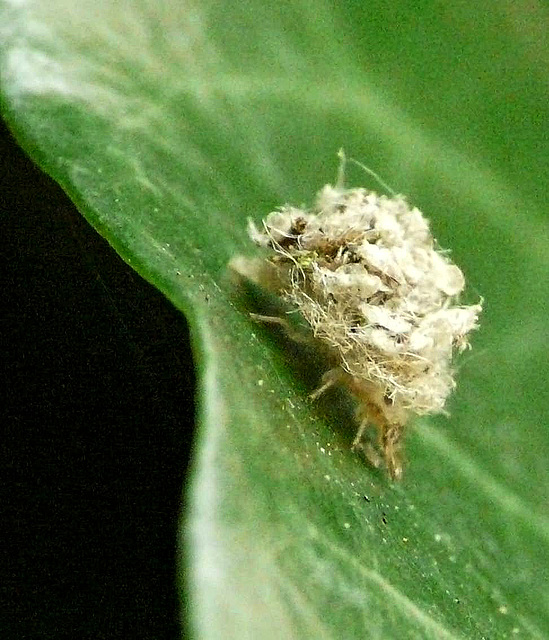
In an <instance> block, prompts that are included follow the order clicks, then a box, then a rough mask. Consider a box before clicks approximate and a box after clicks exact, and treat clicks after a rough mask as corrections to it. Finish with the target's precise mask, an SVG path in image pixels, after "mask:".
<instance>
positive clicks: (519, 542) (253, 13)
mask: <svg viewBox="0 0 549 640" xmlns="http://www.w3.org/2000/svg"><path fill="white" fill-rule="evenodd" d="M1 7H2V13H1V14H0V25H1V26H0V30H1V31H0V33H1V34H2V44H1V49H0V51H1V53H0V55H1V58H0V69H1V74H2V75H1V81H2V85H1V91H2V94H1V99H2V104H3V111H4V114H5V116H6V118H7V119H8V121H9V122H10V124H11V126H12V128H13V129H14V131H15V132H16V134H17V136H18V139H19V141H20V143H21V144H22V145H23V147H24V148H25V149H26V150H27V151H28V152H29V153H30V154H31V155H32V157H33V158H34V159H35V160H36V161H37V162H38V163H39V164H40V166H41V167H42V168H43V169H44V170H45V171H46V172H48V173H49V174H50V175H52V176H53V177H54V178H55V179H56V180H57V181H58V182H59V183H60V184H61V185H62V186H63V187H64V189H65V190H66V191H67V193H68V194H69V195H70V196H71V198H72V199H73V200H74V202H75V203H76V204H77V205H78V207H79V208H80V209H81V211H82V213H83V214H84V215H85V216H86V218H87V219H88V220H89V221H90V222H91V224H92V225H94V227H95V228H96V229H97V230H98V231H99V232H100V233H101V234H102V235H103V236H105V237H106V238H107V239H108V240H109V242H110V243H111V244H112V245H113V246H114V247H115V249H116V250H117V251H118V253H119V254H120V255H121V256H122V257H123V258H124V259H125V260H126V261H127V262H128V263H129V264H131V265H132V266H133V267H134V268H135V269H136V270H137V271H138V272H139V273H140V274H141V275H142V276H143V277H144V278H146V279H147V280H149V281H150V282H152V283H153V284H154V285H156V286H157V287H158V288H159V289H160V290H161V291H162V292H164V294H165V295H166V296H167V297H168V298H169V299H170V300H172V301H173V303H174V304H175V305H176V306H177V307H178V308H180V309H181V310H182V311H183V312H184V313H185V314H186V315H187V317H188V319H189V323H190V326H191V331H192V337H193V342H194V349H195V354H196V363H197V367H198V374H199V380H200V386H199V396H200V398H199V399H200V412H199V429H198V433H197V436H196V451H195V462H194V472H193V477H192V481H191V483H190V487H189V489H188V492H187V510H186V513H185V516H184V522H183V524H182V538H181V544H182V548H183V555H184V557H185V558H186V559H187V560H186V561H185V562H184V563H182V566H181V575H182V581H183V587H182V588H185V589H187V590H188V591H189V594H190V602H191V606H190V613H191V622H190V633H191V634H192V635H193V636H194V637H196V638H243V637H249V638H309V637H310V638H341V637H345V638H365V637H379V638H399V639H400V638H460V637H466V638H506V637H514V636H515V635H516V636H517V637H521V638H524V637H528V638H544V637H548V636H549V599H548V596H547V579H548V577H549V576H548V573H547V567H548V566H549V552H548V551H549V514H548V512H547V504H548V498H549V492H548V487H549V467H548V465H547V463H546V461H547V459H548V458H549V432H548V430H547V428H546V422H545V420H544V415H545V413H546V407H547V404H548V400H549V399H548V397H547V385H546V379H547V377H548V374H549V369H548V362H549V359H548V358H547V355H548V354H547V347H546V343H547V328H548V326H547V299H548V294H549V291H548V277H547V275H548V273H549V270H548V266H549V234H548V228H547V212H546V194H547V187H548V186H549V163H548V162H547V161H548V159H549V158H548V155H549V154H548V147H547V121H548V120H547V118H548V116H549V89H548V85H547V75H546V69H547V63H548V62H549V37H548V35H547V34H548V33H549V31H548V30H547V29H544V28H543V25H546V24H547V18H548V14H547V10H546V8H545V7H544V6H542V5H535V4H534V5H532V4H531V3H525V2H521V1H520V0H519V2H515V3H512V6H511V4H509V3H490V2H488V3H484V4H479V5H465V4H464V5H460V4H459V3H458V4H457V5H455V4H452V3H446V4H442V5H435V4H434V3H433V4H432V5H431V4H429V3H422V5H421V6H416V5H413V4H411V3H408V2H404V0H396V2H393V3H376V2H371V3H362V2H356V3H353V2H343V3H335V2H334V3H329V2H324V1H323V0H315V1H314V2H313V1H312V0H302V1H297V2H293V3H271V4H265V3H262V2H255V1H254V0H251V1H250V2H247V3H226V2H224V3H221V2H218V3H216V2H203V3H194V4H193V3H186V4H185V3H176V4H174V3H169V2H158V3H152V4H151V3H144V2H138V0H133V1H128V2H120V3H112V2H106V1H105V0H94V1H93V2H91V1H90V0H84V1H82V2H77V3H74V2H68V1H67V0H47V1H46V0H17V1H16V0H4V1H3V3H2V4H1ZM340 147H344V148H345V150H346V151H347V153H348V154H349V155H351V156H353V157H355V158H357V159H359V160H361V161H363V162H365V163H366V164H367V165H369V166H371V167H372V168H374V169H375V170H376V171H377V172H378V173H379V174H381V175H382V176H383V178H384V179H385V180H386V181H387V182H388V183H389V184H391V185H392V187H393V188H394V189H395V190H397V191H399V192H403V193H406V194H408V195H409V197H410V199H411V201H412V202H414V204H416V205H417V206H419V207H420V208H421V209H422V210H423V211H424V212H425V213H426V214H427V215H428V216H429V217H430V218H431V219H432V227H433V229H434V232H435V235H436V236H437V238H438V239H439V240H440V243H441V245H442V246H445V247H446V246H447V247H451V248H452V250H453V257H454V259H455V261H456V262H457V263H458V264H459V265H460V266H462V267H463V268H464V271H465V273H466V275H467V276H468V280H469V282H470V284H471V285H472V288H473V291H474V292H478V293H479V294H480V295H482V296H484V298H485V300H486V311H485V313H484V315H483V318H482V322H483V326H482V330H481V331H480V332H479V334H478V335H477V336H475V338H474V350H473V351H472V352H471V354H470V355H468V356H466V357H465V358H463V360H462V361H461V364H460V367H461V371H460V373H459V380H458V382H459V384H458V390H457V392H456V394H455V397H454V398H453V400H452V402H451V407H450V410H451V416H450V417H449V418H444V417H442V418H433V419H423V420H420V421H418V422H417V423H416V424H415V425H414V428H413V429H411V430H410V433H409V437H408V443H407V445H408V446H407V453H408V458H409V463H408V465H407V470H406V475H405V478H404V481H403V482H402V483H401V484H399V485H392V484H390V483H389V482H388V480H387V478H386V477H385V476H384V475H383V474H381V473H379V472H377V471H374V470H372V469H371V468H370V467H369V466H368V464H367V463H366V462H365V461H364V460H363V459H361V458H360V457H359V456H357V455H355V454H353V453H352V452H351V451H350V448H349V443H350V441H351V439H352V435H353V429H354V425H353V419H352V407H350V406H349V402H348V399H346V398H345V397H344V396H343V394H337V393H333V394H332V395H330V396H327V397H326V398H325V399H324V400H323V401H321V402H320V403H318V404H317V405H314V404H311V403H310V402H309V401H308V400H307V393H308V392H309V391H310V390H311V389H313V388H314V386H315V384H316V383H317V381H318V377H319V375H320V374H321V373H322V371H321V369H322V363H321V362H318V360H316V361H315V360H312V363H313V364H309V365H307V362H306V361H304V360H303V353H302V352H300V351H295V350H294V349H293V347H292V346H291V345H289V344H288V343H287V342H286V341H284V339H282V338H280V337H279V338H277V337H276V336H274V335H273V334H272V332H269V331H268V330H266V329H265V328H262V327H260V326H258V325H255V324H253V323H252V322H251V321H250V319H249V317H248V305H247V304H246V296H245V295H243V292H242V291H240V292H239V290H238V288H235V286H234V285H233V284H232V283H231V279H230V277H229V276H228V274H227V270H226V265H227V263H228V261H229V260H230V259H231V257H232V256H234V255H235V254H249V255H252V254H253V250H252V248H251V247H250V243H249V241H248V239H247V236H246V232H245V223H246V217H247V216H253V217H254V218H255V219H259V218H260V217H262V216H263V215H264V214H266V213H267V212H269V211H270V210H272V209H273V208H275V207H276V206H278V205H280V204H283V203H285V202H291V203H294V204H301V203H303V202H311V200H312V199H313V197H314V194H315V193H316V191H317V190H318V189H319V188H321V187H322V186H323V185H324V184H325V183H326V182H329V181H333V180H334V179H335V173H336V168H337V158H336V152H337V150H338V149H339V148H340ZM348 180H349V182H350V183H352V184H356V185H357V184H360V183H363V184H364V185H365V186H370V187H372V188H376V185H374V184H372V183H371V180H370V179H369V178H368V176H366V175H363V174H361V173H360V171H358V169H353V170H352V172H351V173H350V175H349V176H348ZM290 352H291V353H290ZM136 579H138V577H136Z"/></svg>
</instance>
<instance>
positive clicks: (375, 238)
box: [233, 185, 481, 478]
mask: <svg viewBox="0 0 549 640" xmlns="http://www.w3.org/2000/svg"><path fill="white" fill-rule="evenodd" d="M248 231H249V235H250V237H251V239H252V240H253V241H254V242H255V243H256V244H257V245H259V246H261V247H263V248H265V249H266V250H268V251H270V254H269V255H268V256H267V257H266V258H265V259H263V260H261V259H259V260H247V259H242V258H240V259H237V260H236V261H235V262H234V264H233V266H235V268H236V269H237V270H238V271H240V272H241V273H243V274H244V275H246V276H247V277H250V278H251V279H252V280H255V281H256V282H257V283H258V284H260V285H263V286H265V287H267V288H268V289H270V290H271V291H274V292H275V293H277V294H278V295H279V296H281V297H282V299H283V300H285V301H286V302H287V303H289V304H290V305H291V306H292V307H294V308H295V309H297V310H298V311H299V312H300V313H301V314H302V316H303V317H304V318H305V320H306V321H307V323H308V324H309V325H310V327H311V329H312V333H313V335H314V336H315V337H316V338H317V339H319V340H320V341H321V342H322V343H323V344H324V345H325V346H326V347H327V348H328V349H329V351H330V353H331V355H332V359H333V361H334V363H335V365H334V367H333V368H332V369H330V370H329V371H328V372H327V373H326V374H325V375H324V377H323V385H322V386H321V388H320V389H319V390H318V391H317V392H315V393H314V394H313V397H317V396H318V395H320V394H321V393H322V392H324V391H325V390H326V389H328V388H329V387H330V386H331V385H333V384H343V385H344V386H346V387H347V389H348V390H349V391H350V392H351V393H352V394H353V395H354V396H355V398H356V399H357V418H358V422H359V429H358V432H357V436H356V438H355V441H354V447H355V448H357V447H358V448H363V449H364V451H365V453H366V455H367V457H368V458H369V459H370V460H371V461H372V462H373V463H374V464H376V465H379V464H381V463H382V462H383V461H384V463H385V465H386V467H387V469H388V472H389V474H390V476H391V477H392V478H399V477H400V476H401V475H402V463H401V458H400V449H401V438H402V435H403V431H404V428H405V425H406V424H407V423H408V421H409V418H410V416H411V415H412V414H429V413H440V412H442V411H443V408H444V404H445V401H446V398H447V396H448V395H449V393H450V392H451V390H452V389H453V387H454V386H455V383H454V379H453V374H452V369H451V359H452V354H453V352H454V351H455V350H458V351H461V350H463V349H465V348H466V347H467V346H468V334H469V332H470V331H471V330H472V329H474V328H476V326H477V318H478V315H479V313H480V311H481V305H480V304H477V305H472V306H462V305H459V304H458V296H459V294H460V293H461V291H462V290H463V288H464V285H465V281H464V277H463V274H462V272H461V271H460V269H459V268H458V267H457V266H456V265H455V264H453V263H452V262H451V261H450V259H449V258H448V256H447V254H446V253H444V252H442V251H440V250H438V249H437V248H436V246H435V241H434V239H433V237H432V235H431V232H430V230H429V224H428V221H427V220H426V219H425V217H424V216H423V215H422V213H421V212H420V211H419V210H418V209H417V208H415V207H410V205H409V204H408V203H407V202H406V200H405V199H404V198H403V197H402V196H394V197H388V196H384V195H377V194H376V193H375V192H373V191H368V190H366V189H344V188H342V187H339V186H336V187H332V186H330V185H326V186H325V187H324V188H323V189H322V190H321V191H320V192H319V194H318V196H317V201H316V204H315V206H314V207H313V208H312V209H310V210H304V209H300V208H296V207H291V206H285V207H282V208H281V209H280V210H278V211H275V212H273V213H270V214H269V215H268V216H267V217H266V218H265V220H264V221H263V224H262V227H261V228H259V229H258V228H257V227H256V225H255V224H254V223H253V222H250V223H249V228H248ZM368 425H374V426H375V427H376V428H377V431H378V448H379V450H380V453H381V455H380V453H378V452H377V451H376V450H374V448H373V447H372V446H371V445H368V444H367V443H365V442H364V438H363V436H364V432H365V429H366V428H367V426H368Z"/></svg>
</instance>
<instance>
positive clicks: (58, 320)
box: [0, 125, 194, 639]
mask: <svg viewBox="0 0 549 640" xmlns="http://www.w3.org/2000/svg"><path fill="white" fill-rule="evenodd" d="M0 215H1V225H2V228H1V233H0V243H1V251H0V256H1V257H0V259H1V261H2V265H1V270H0V274H1V277H2V281H3V284H2V297H3V299H4V313H3V314H2V331H1V338H2V344H3V346H2V351H3V356H4V357H3V362H4V365H3V366H4V367H5V371H4V373H3V376H2V380H3V386H4V389H5V396H6V401H5V402H4V418H3V420H2V424H3V429H2V431H3V435H2V437H1V438H0V442H1V447H2V458H3V462H2V468H3V470H4V471H5V472H7V480H6V481H5V482H3V486H4V487H5V488H6V487H7V489H8V494H9V496H8V499H7V500H6V499H4V500H2V503H1V504H2V509H1V511H2V516H1V517H2V521H3V522H4V524H7V529H5V531H6V532H7V535H6V539H5V543H2V545H1V551H0V553H1V555H2V556H3V558H2V560H1V569H0V571H1V572H2V575H3V576H4V577H3V578H2V580H1V589H2V591H3V593H4V603H5V604H4V606H3V607H2V610H3V611H4V614H2V615H6V616H7V617H6V618H5V622H4V623H2V624H1V625H0V634H1V636H2V638H3V639H6V638H17V639H24V638H62V637H70V638H94V639H100V638H132V639H139V638H178V637H180V626H179V620H178V619H179V601H178V596H177V587H176V573H175V565H176V538H177V523H178V517H179V515H180V512H181V509H182V491H183V488H184V485H185V476H186V472H187V467H188V461H189V454H190V447H191V437H192V424H193V415H194V406H193V396H194V373H193V365H192V358H191V354H190V351H189V339H188V333H187V327H186V323H185V320H184V318H183V316H182V315H181V314H180V313H179V312H177V311H176V310H175V309H174V308H173V307H172V305H171V304H170V303H169V302H168V301H167V300H166V299H165V298H164V297H163V296H162V295H161V294H160V293H159V292H158V291H156V290H155V289H154V288H153V287H151V286H149V285H148V284H147V283H146V282H144V281H143V280H142V279H141V278H140V277H139V276H138V275H137V274H135V273H134V272H133V271H132V270H131V269H130V267H128V266H127V265H126V264H125V263H124V262H123V261H122V260H121V259H120V258H119V257H118V256H117V255H116V254H115V252H114V251H113V250H112V249H111V248H110V246H109V245H108V244H107V243H106V242H105V241H104V240H103V239H102V238H101V237H100V236H99V235H98V234H97V233H96V232H95V231H94V230H93V229H92V228H91V227H90V226H89V225H88V223H87V222H86V221H85V220H84V219H83V218H82V216H81V215H80V214H79V213H78V211H77V210H76V209H75V208H74V206H73V205H72V203H71V202H70V201H69V200H68V198H67V196H66V195H65V194H64V193H63V192H62V191H61V189H60V188H59V186H58V185H57V184H56V183H54V182H53V181H52V180H51V179H50V178H48V177H47V176H46V175H44V174H43V173H42V172H41V171H40V170H38V169H37V168H36V167H35V166H34V165H33V163H32V162H31V161H30V160H29V159H28V158H27V156H26V155H25V154H24V152H23V151H22V150H21V149H20V148H19V147H18V146H17V144H16V143H15V141H14V140H13V138H12V137H11V135H10V134H9V132H8V130H7V129H6V128H5V126H4V125H2V127H1V130H0Z"/></svg>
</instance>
